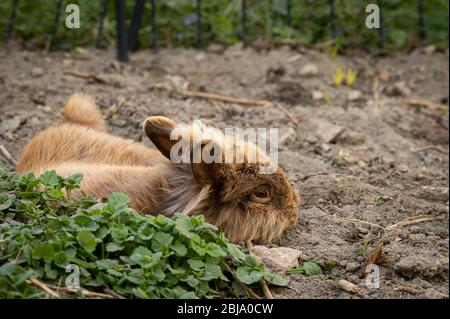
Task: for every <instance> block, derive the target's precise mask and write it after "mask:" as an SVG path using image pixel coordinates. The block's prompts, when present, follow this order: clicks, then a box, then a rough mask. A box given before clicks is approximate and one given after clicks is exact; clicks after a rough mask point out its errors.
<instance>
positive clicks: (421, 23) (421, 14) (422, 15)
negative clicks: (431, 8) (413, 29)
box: [418, 0, 427, 40]
mask: <svg viewBox="0 0 450 319" xmlns="http://www.w3.org/2000/svg"><path fill="white" fill-rule="evenodd" d="M418 10H419V37H420V39H422V40H425V39H426V37H427V34H426V31H425V4H424V1H423V0H419V3H418Z"/></svg>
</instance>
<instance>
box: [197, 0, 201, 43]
mask: <svg viewBox="0 0 450 319" xmlns="http://www.w3.org/2000/svg"><path fill="white" fill-rule="evenodd" d="M196 2H197V5H196V15H197V47H199V48H200V47H201V46H202V1H201V0H197V1H196Z"/></svg>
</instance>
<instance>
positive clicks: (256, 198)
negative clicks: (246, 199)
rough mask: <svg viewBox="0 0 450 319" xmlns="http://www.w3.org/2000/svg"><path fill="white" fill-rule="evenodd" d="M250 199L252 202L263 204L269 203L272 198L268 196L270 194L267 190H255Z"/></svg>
mask: <svg viewBox="0 0 450 319" xmlns="http://www.w3.org/2000/svg"><path fill="white" fill-rule="evenodd" d="M250 199H251V201H252V202H255V203H259V204H265V203H267V202H269V201H270V200H271V199H272V197H271V196H270V193H269V192H268V191H267V190H257V191H254V192H253V193H252V194H251V196H250Z"/></svg>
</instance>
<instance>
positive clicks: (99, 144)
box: [17, 94, 299, 242]
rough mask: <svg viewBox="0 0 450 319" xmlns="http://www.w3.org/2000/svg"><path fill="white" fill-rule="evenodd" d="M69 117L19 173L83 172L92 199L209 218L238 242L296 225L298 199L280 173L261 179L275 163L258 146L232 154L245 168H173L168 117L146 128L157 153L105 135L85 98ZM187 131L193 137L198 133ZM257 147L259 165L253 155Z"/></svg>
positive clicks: (31, 151) (30, 150) (72, 104)
mask: <svg viewBox="0 0 450 319" xmlns="http://www.w3.org/2000/svg"><path fill="white" fill-rule="evenodd" d="M63 114H64V117H65V119H66V122H65V123H62V124H60V125H57V126H52V127H49V128H48V129H46V130H45V131H42V132H40V133H38V134H37V135H36V136H34V137H33V138H32V139H31V141H29V143H28V144H27V145H26V146H25V148H24V150H23V152H22V155H21V157H20V160H19V164H18V165H17V171H18V172H19V173H22V172H26V171H32V172H34V173H35V174H41V173H43V172H44V171H45V170H51V169H54V170H56V171H57V173H58V174H60V175H62V176H69V175H71V174H73V173H76V172H80V173H82V174H83V176H84V177H83V180H82V183H81V189H82V190H83V191H84V192H85V193H87V194H90V195H93V196H95V197H97V198H105V197H108V196H109V195H110V194H111V193H112V192H123V193H126V194H127V195H128V196H129V197H130V199H131V207H133V208H134V209H135V210H137V211H139V212H142V213H146V214H165V215H167V216H170V215H172V214H174V213H176V212H182V213H185V214H189V215H197V214H203V215H204V216H205V218H206V221H207V222H209V223H212V224H215V225H216V226H217V227H219V229H221V230H222V231H224V232H225V234H226V236H227V237H228V238H229V239H230V240H231V241H232V242H239V241H242V240H255V241H261V242H271V241H272V240H273V239H274V238H276V237H278V236H279V235H280V234H281V233H282V232H283V231H284V230H285V229H286V228H287V227H289V226H292V225H294V224H295V222H296V219H297V215H298V208H299V196H298V195H297V193H296V192H295V191H294V190H293V189H292V187H291V185H290V184H289V182H288V180H287V179H286V177H285V175H284V173H283V171H282V170H281V169H280V168H278V167H277V168H276V170H275V173H273V174H260V173H259V167H260V166H261V165H262V164H261V162H263V161H264V163H265V165H266V164H267V161H269V160H268V157H267V156H266V155H265V154H264V153H263V152H262V151H261V150H260V149H259V148H257V147H256V146H255V145H254V144H251V143H245V147H244V148H242V151H239V150H234V151H235V152H244V153H245V154H244V155H245V156H244V158H245V161H244V163H229V164H227V163H211V164H207V163H205V162H204V161H202V162H200V163H196V164H195V163H193V164H183V163H180V164H174V163H173V162H172V161H171V160H170V150H171V148H172V146H173V145H174V144H175V143H176V142H177V141H176V140H171V139H170V134H171V131H172V130H173V129H174V128H175V127H176V126H177V125H176V123H175V122H174V121H172V120H170V119H168V118H165V117H162V116H152V117H149V118H147V119H146V120H145V122H144V132H145V134H146V135H147V136H148V137H149V138H150V140H151V141H152V142H153V143H154V144H155V146H156V147H157V148H158V150H159V151H157V150H154V149H150V148H147V147H146V146H144V145H142V144H139V143H137V142H134V141H132V140H127V139H122V138H119V137H115V136H111V135H109V134H107V132H106V125H105V123H104V121H103V120H102V118H101V114H100V111H99V109H98V107H97V106H96V105H95V103H94V102H93V100H91V99H90V98H89V97H87V96H83V95H79V94H75V95H73V96H71V97H70V99H69V100H68V102H67V104H66V105H65V107H64V108H63ZM188 128H189V130H190V133H192V131H193V129H192V126H189V127H188ZM204 142H205V141H202V145H203V143H204ZM216 142H217V141H216ZM234 142H235V141H232V140H226V139H222V141H221V143H222V144H220V145H221V147H222V148H224V149H229V147H230V144H231V145H232V144H233V143H234ZM254 148H256V149H257V161H256V162H255V161H249V160H248V156H247V152H248V151H249V150H250V149H254ZM233 149H234V148H233ZM191 156H192V155H191ZM75 196H76V194H75Z"/></svg>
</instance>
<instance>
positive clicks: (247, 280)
mask: <svg viewBox="0 0 450 319" xmlns="http://www.w3.org/2000/svg"><path fill="white" fill-rule="evenodd" d="M236 276H237V278H238V279H239V280H240V281H242V282H243V283H244V284H246V285H251V284H254V283H256V282H258V281H259V280H260V279H261V278H262V277H263V276H264V272H262V271H256V270H252V269H251V268H250V267H248V266H241V267H239V268H238V269H236Z"/></svg>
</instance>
